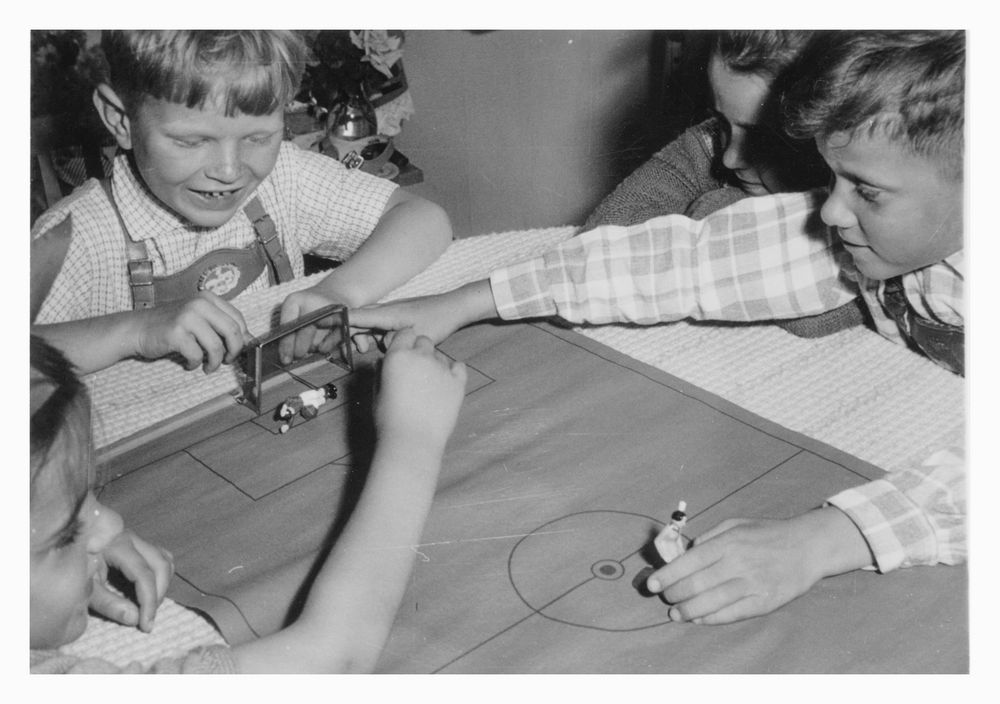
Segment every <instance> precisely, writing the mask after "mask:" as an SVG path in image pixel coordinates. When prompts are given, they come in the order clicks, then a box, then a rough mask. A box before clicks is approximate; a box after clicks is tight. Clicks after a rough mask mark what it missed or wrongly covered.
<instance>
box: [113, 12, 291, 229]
mask: <svg viewBox="0 0 1000 704" xmlns="http://www.w3.org/2000/svg"><path fill="white" fill-rule="evenodd" d="M101 48H102V49H103V51H104V55H105V57H106V59H107V69H108V75H107V82H106V83H102V84H101V85H100V86H98V88H97V89H96V91H95V92H94V104H95V106H96V107H97V109H98V112H99V113H100V115H101V118H102V120H103V121H104V124H105V125H106V126H107V128H108V129H109V130H110V131H111V133H112V134H113V135H114V137H115V139H116V140H117V142H118V144H119V146H121V147H122V148H124V149H126V150H130V152H131V154H132V157H133V161H134V164H135V167H136V170H137V171H138V173H139V175H140V176H141V178H142V180H143V182H144V183H145V184H146V186H147V187H148V188H149V190H150V192H151V193H152V194H153V195H154V196H155V197H156V198H157V199H158V200H159V201H160V202H161V203H162V204H163V205H165V206H166V207H167V208H169V209H171V210H173V211H174V212H175V213H176V214H177V215H179V216H181V217H182V218H184V219H185V220H187V221H188V222H190V223H191V224H193V225H196V226H199V227H218V226H219V225H222V224H223V223H225V222H226V221H227V220H229V218H230V217H232V216H233V214H234V213H235V212H236V211H237V209H238V208H239V207H240V206H241V205H242V204H243V202H244V201H245V199H246V197H247V196H248V195H249V194H250V192H251V191H253V189H254V188H256V187H257V185H258V184H259V183H260V182H261V181H262V180H263V179H264V178H265V177H266V176H267V175H268V174H269V173H270V172H271V169H272V168H273V167H274V163H275V161H276V159H277V156H278V149H279V147H280V146H281V140H282V138H283V136H284V107H285V105H286V104H287V103H288V102H290V101H291V100H292V98H293V97H294V95H295V93H296V92H297V90H298V86H299V82H300V80H301V77H302V71H303V69H304V67H305V60H306V48H305V45H304V43H303V41H302V39H301V37H300V36H299V35H298V34H297V33H295V32H291V31H265V30H259V31H257V30H255V31H250V30H248V31H229V30H148V31H117V30H116V31H109V32H106V33H105V35H104V37H103V38H102V41H101Z"/></svg>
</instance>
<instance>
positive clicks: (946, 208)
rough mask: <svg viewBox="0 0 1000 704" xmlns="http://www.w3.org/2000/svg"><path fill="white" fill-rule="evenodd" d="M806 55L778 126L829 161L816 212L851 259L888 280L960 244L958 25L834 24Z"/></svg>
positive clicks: (961, 75) (961, 55)
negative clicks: (954, 28)
mask: <svg viewBox="0 0 1000 704" xmlns="http://www.w3.org/2000/svg"><path fill="white" fill-rule="evenodd" d="M806 62H808V63H809V66H808V67H807V69H808V70H810V71H811V73H809V74H806V75H805V77H804V79H803V80H801V81H799V82H798V84H797V85H796V88H795V89H794V90H793V91H791V92H790V94H789V96H788V118H789V126H790V129H791V130H792V131H793V132H794V133H795V134H797V135H799V136H806V135H811V136H812V137H813V138H814V139H815V140H816V145H817V147H818V148H819V151H820V153H821V154H822V155H823V158H824V160H825V161H826V162H827V163H828V164H829V166H830V168H831V169H832V170H833V174H834V175H833V183H832V187H831V189H830V196H829V198H828V199H827V201H826V203H825V204H824V206H823V209H822V211H821V215H822V217H823V221H824V222H825V223H826V224H827V225H830V226H832V227H834V228H836V230H837V232H838V234H839V235H840V238H841V240H843V242H844V245H845V247H846V249H847V251H848V252H849V253H850V254H851V255H852V257H853V259H854V262H855V265H856V266H857V267H858V269H859V270H860V271H861V272H862V273H863V274H865V275H866V276H868V277H870V278H873V279H887V278H891V277H893V276H897V275H900V274H905V273H908V272H910V271H914V270H916V269H920V268H922V267H925V266H928V265H930V264H934V263H936V262H939V261H941V260H942V259H944V258H945V257H947V256H949V255H951V254H954V253H955V252H957V251H959V250H960V249H962V204H963V195H964V191H963V151H964V144H965V142H964V134H963V132H964V126H965V35H964V33H963V32H943V31H902V32H893V31H868V32H842V33H841V32H838V33H833V34H832V35H831V36H829V37H826V38H824V41H822V42H818V43H817V44H815V45H814V46H813V47H812V48H811V50H810V56H809V57H808V58H806V59H804V60H803V64H805V63H806Z"/></svg>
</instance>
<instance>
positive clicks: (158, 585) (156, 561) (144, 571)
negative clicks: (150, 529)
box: [90, 509, 174, 633]
mask: <svg viewBox="0 0 1000 704" xmlns="http://www.w3.org/2000/svg"><path fill="white" fill-rule="evenodd" d="M104 510H107V509H104ZM97 559H98V566H97V572H96V573H95V574H94V591H93V593H92V594H91V596H90V608H91V609H92V610H93V611H94V612H96V613H98V614H101V615H102V616H105V617H107V618H109V619H111V620H112V621H116V622H118V623H121V624H124V625H126V626H138V627H139V629H140V630H142V631H144V632H146V633H149V632H150V631H151V630H152V628H153V620H154V619H155V617H156V610H157V608H159V606H160V603H161V602H162V601H163V595H164V594H166V593H167V586H168V585H169V584H170V579H171V577H173V575H174V558H173V555H171V554H170V553H169V552H168V551H167V550H164V549H163V548H161V547H158V546H156V545H153V544H151V543H148V542H146V541H145V540H143V539H142V538H140V537H138V536H137V535H135V534H134V533H132V532H131V531H128V530H126V531H123V532H122V533H119V534H118V535H117V536H116V537H115V538H114V540H112V541H111V542H110V543H109V544H108V546H107V547H106V548H105V549H104V551H103V552H102V553H101V555H100V557H98V558H97ZM109 568H111V569H116V570H118V571H119V572H121V574H122V575H123V576H124V577H125V578H126V579H127V580H129V582H131V583H132V585H133V588H134V589H135V596H136V600H137V601H138V602H139V603H138V606H137V605H136V604H135V603H133V602H132V600H130V599H128V598H126V597H124V596H122V595H121V594H119V593H118V592H117V591H115V590H113V589H111V588H110V587H109V586H108V569H109Z"/></svg>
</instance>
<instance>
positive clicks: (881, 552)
mask: <svg viewBox="0 0 1000 704" xmlns="http://www.w3.org/2000/svg"><path fill="white" fill-rule="evenodd" d="M965 493H966V492H965V462H964V453H963V452H962V450H961V449H959V448H949V449H946V450H941V451H938V452H936V453H934V454H933V455H932V456H931V457H929V458H928V459H927V460H926V461H925V462H924V463H923V464H922V465H921V466H919V467H916V468H913V469H906V470H903V471H900V472H893V473H892V474H888V475H886V476H885V478H883V479H878V480H876V481H873V482H869V483H868V484H863V485H861V486H859V487H855V488H853V489H848V490H846V491H843V492H841V493H839V494H837V495H836V496H834V497H833V498H831V499H829V500H828V501H827V503H829V504H831V505H833V506H836V507H837V508H839V509H840V510H841V511H843V512H844V513H846V514H847V515H848V517H849V518H850V519H851V520H852V521H854V524H855V525H856V526H857V527H858V529H859V530H860V531H861V533H862V534H863V535H864V537H865V540H867V541H868V545H869V547H870V548H871V550H872V554H873V555H874V556H875V566H876V569H878V571H879V572H889V571H891V570H894V569H896V568H899V567H912V566H914V565H934V564H938V563H944V564H948V565H954V564H958V563H961V562H965V559H966V555H967V547H966V531H965V516H966V503H965V502H966V496H965Z"/></svg>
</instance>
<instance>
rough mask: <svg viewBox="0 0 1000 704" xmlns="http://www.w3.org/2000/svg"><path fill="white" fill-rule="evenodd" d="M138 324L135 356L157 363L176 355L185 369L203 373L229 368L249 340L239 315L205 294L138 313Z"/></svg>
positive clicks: (225, 302) (216, 297)
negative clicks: (161, 358) (200, 367)
mask: <svg viewBox="0 0 1000 704" xmlns="http://www.w3.org/2000/svg"><path fill="white" fill-rule="evenodd" d="M139 320H140V321H141V330H140V331H139V333H138V336H139V339H138V342H137V343H136V351H137V354H139V355H140V356H141V357H145V358H147V359H159V358H160V357H165V356H166V355H168V354H170V353H172V352H176V353H177V354H179V355H181V356H182V357H183V358H184V361H185V364H184V366H185V368H187V369H194V368H195V367H197V366H198V365H199V364H200V365H201V366H202V367H203V368H204V370H205V372H206V373H207V372H214V371H215V370H216V369H218V368H219V365H221V364H223V363H225V364H232V363H233V360H235V359H236V356H237V355H238V354H239V353H240V350H242V349H243V345H244V344H245V343H246V340H247V339H249V337H250V333H249V331H248V329H247V324H246V321H245V320H244V319H243V314H242V313H240V312H239V310H237V309H236V307H235V306H233V305H232V304H231V303H229V302H228V301H225V300H223V299H221V298H219V297H218V296H216V295H215V294H214V293H210V292H209V291H202V292H201V293H199V294H198V296H196V297H195V298H192V299H190V300H187V301H182V302H178V303H168V304H166V305H163V306H156V307H155V308H150V309H148V310H144V311H141V313H140V317H139Z"/></svg>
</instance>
